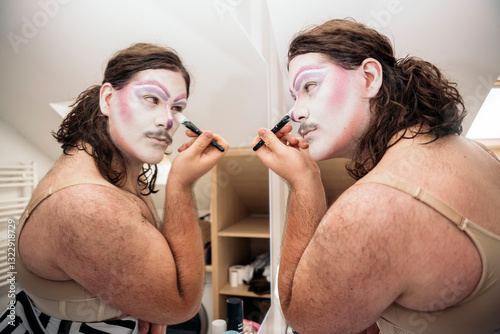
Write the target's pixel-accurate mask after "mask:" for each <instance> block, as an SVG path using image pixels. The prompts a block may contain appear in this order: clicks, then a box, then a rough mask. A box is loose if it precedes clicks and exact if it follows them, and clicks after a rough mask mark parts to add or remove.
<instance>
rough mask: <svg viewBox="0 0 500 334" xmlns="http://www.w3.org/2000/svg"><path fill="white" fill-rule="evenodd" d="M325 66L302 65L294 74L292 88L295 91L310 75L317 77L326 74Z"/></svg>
mask: <svg viewBox="0 0 500 334" xmlns="http://www.w3.org/2000/svg"><path fill="white" fill-rule="evenodd" d="M326 70H327V69H326V68H323V67H316V66H315V67H311V66H308V67H303V68H301V69H300V71H299V72H297V74H296V75H295V78H294V82H293V89H294V90H295V91H296V92H297V91H298V90H299V89H300V86H301V85H302V83H303V82H304V81H305V80H307V79H310V78H311V77H318V76H321V77H323V76H324V75H325V74H326Z"/></svg>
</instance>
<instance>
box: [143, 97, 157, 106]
mask: <svg viewBox="0 0 500 334" xmlns="http://www.w3.org/2000/svg"><path fill="white" fill-rule="evenodd" d="M144 100H146V101H147V102H148V103H151V104H154V105H158V103H160V99H159V98H157V97H156V96H154V95H146V96H144Z"/></svg>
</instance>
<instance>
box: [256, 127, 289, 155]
mask: <svg viewBox="0 0 500 334" xmlns="http://www.w3.org/2000/svg"><path fill="white" fill-rule="evenodd" d="M259 136H260V139H262V140H263V141H264V143H265V144H266V146H267V148H268V149H270V150H271V151H276V150H279V149H280V146H281V147H283V146H284V145H283V143H282V142H281V141H280V140H279V138H278V137H276V134H274V133H273V132H272V131H271V130H268V129H260V130H259Z"/></svg>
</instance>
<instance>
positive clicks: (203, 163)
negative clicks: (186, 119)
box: [169, 129, 229, 185]
mask: <svg viewBox="0 0 500 334" xmlns="http://www.w3.org/2000/svg"><path fill="white" fill-rule="evenodd" d="M199 132H200V133H201V134H199V133H198V132H196V133H195V132H193V131H192V130H191V129H189V130H187V131H186V135H187V136H188V137H190V140H189V141H187V142H186V143H184V144H182V145H181V147H179V149H178V152H179V154H178V155H177V156H176V157H175V159H174V160H173V162H172V168H171V170H170V174H169V179H170V177H172V179H175V180H176V182H182V183H184V184H186V185H192V184H193V183H194V182H195V181H196V180H197V179H198V178H200V177H201V176H203V175H204V174H205V173H207V172H208V171H209V170H210V169H211V168H212V167H213V166H215V164H216V163H217V161H219V159H221V158H222V157H223V156H224V154H225V153H226V152H227V149H228V148H229V144H228V143H227V142H226V141H225V140H224V139H223V138H222V137H221V136H219V135H216V134H214V133H213V132H212V131H203V132H201V131H199Z"/></svg>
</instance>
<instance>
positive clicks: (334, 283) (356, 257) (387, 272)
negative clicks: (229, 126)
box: [258, 132, 402, 334]
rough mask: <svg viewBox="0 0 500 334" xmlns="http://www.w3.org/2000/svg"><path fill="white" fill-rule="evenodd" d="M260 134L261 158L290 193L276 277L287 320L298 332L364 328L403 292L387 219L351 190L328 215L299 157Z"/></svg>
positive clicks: (310, 170) (317, 187)
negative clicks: (388, 237)
mask: <svg viewBox="0 0 500 334" xmlns="http://www.w3.org/2000/svg"><path fill="white" fill-rule="evenodd" d="M278 136H279V134H278ZM261 137H262V138H263V139H264V140H265V142H266V144H267V147H265V148H264V147H263V148H264V150H263V151H262V152H260V153H259V152H258V155H259V157H260V158H261V159H262V161H263V162H264V164H266V165H267V166H268V167H269V168H271V169H273V170H274V171H275V172H276V173H278V174H279V175H280V176H282V177H283V178H285V179H286V180H287V181H288V182H289V184H290V188H291V196H290V202H289V208H288V219H287V226H286V230H285V235H284V243H283V251H282V255H281V263H280V274H279V278H278V288H279V293H280V300H281V304H282V309H283V313H284V315H285V318H286V319H287V321H288V322H289V323H290V324H291V325H292V327H293V328H294V329H296V330H297V331H298V332H299V333H301V334H306V333H326V332H328V333H359V332H362V331H364V330H366V329H367V328H369V327H370V326H371V325H372V324H373V323H374V322H375V320H376V319H377V318H378V317H379V316H380V314H381V312H382V311H383V310H384V309H385V308H386V307H387V306H388V305H389V304H390V303H392V302H393V301H394V300H395V299H396V298H397V296H398V295H399V294H400V293H401V292H400V291H401V289H402V287H401V286H400V283H399V280H398V274H399V273H398V272H397V270H396V271H395V270H393V269H394V268H400V267H398V265H396V266H394V267H393V266H392V265H394V264H395V263H396V262H398V261H400V258H401V257H398V256H397V255H394V256H392V255H391V256H389V254H391V252H390V250H391V249H395V248H397V247H398V246H400V245H395V244H394V241H393V240H387V239H385V238H384V237H383V236H384V232H385V231H384V229H383V227H381V225H383V224H386V223H388V222H389V221H390V219H388V217H386V216H385V214H384V213H382V214H381V215H377V214H375V212H383V210H379V209H380V208H379V207H377V206H379V205H382V204H383V203H381V202H378V201H376V200H375V201H374V199H377V198H378V196H377V194H373V193H372V194H367V193H366V191H364V190H363V191H360V190H359V189H360V186H356V187H355V188H353V189H351V190H350V191H348V192H347V193H346V194H344V195H343V196H342V197H341V198H340V199H339V200H338V201H337V202H336V203H335V205H334V206H333V207H332V208H330V209H329V210H328V212H326V203H325V201H324V194H323V193H322V191H321V190H320V185H321V183H320V180H319V177H317V176H315V175H316V173H315V168H313V166H312V165H309V164H307V163H306V162H307V158H305V155H304V156H301V155H299V153H300V154H302V153H301V152H299V151H298V150H296V149H295V148H294V147H290V145H288V146H286V145H284V144H283V137H281V138H279V139H281V141H280V140H279V139H278V138H277V137H275V136H274V135H272V134H271V133H270V132H266V134H265V135H264V136H262V135H261ZM291 146H294V145H291ZM361 187H362V186H361ZM397 242H400V241H396V243H397ZM391 261H395V263H391Z"/></svg>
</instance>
